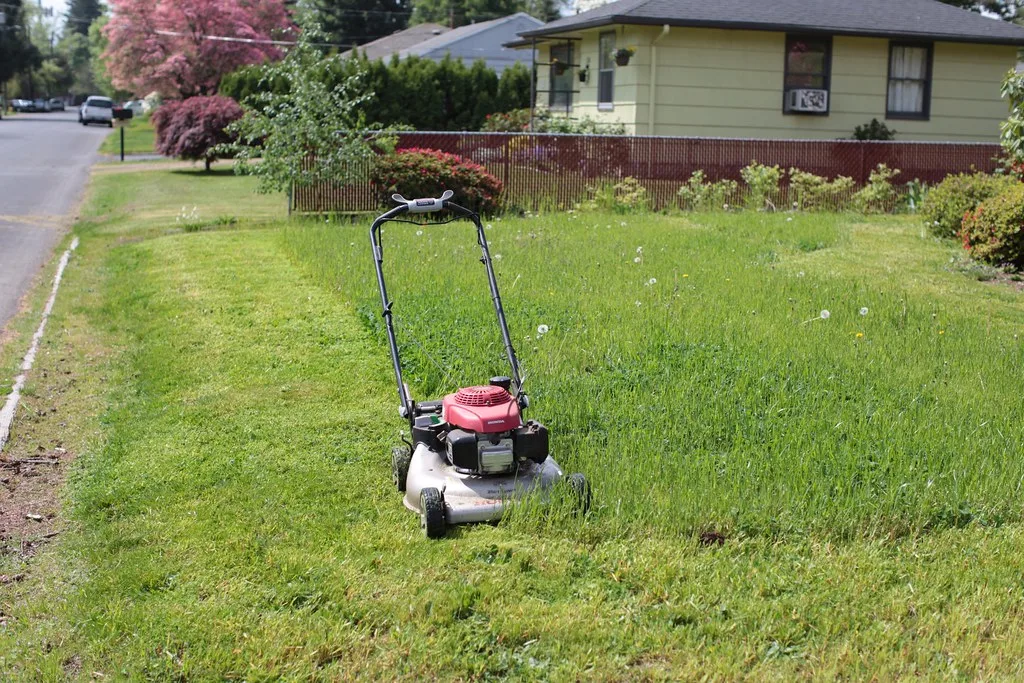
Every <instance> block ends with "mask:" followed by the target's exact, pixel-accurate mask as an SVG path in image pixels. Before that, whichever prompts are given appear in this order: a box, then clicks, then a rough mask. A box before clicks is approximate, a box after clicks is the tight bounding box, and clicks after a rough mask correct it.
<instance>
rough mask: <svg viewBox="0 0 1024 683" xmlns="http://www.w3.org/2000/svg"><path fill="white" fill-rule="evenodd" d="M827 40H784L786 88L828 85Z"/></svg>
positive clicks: (820, 87)
mask: <svg viewBox="0 0 1024 683" xmlns="http://www.w3.org/2000/svg"><path fill="white" fill-rule="evenodd" d="M828 56H829V42H828V41H827V40H818V39H801V38H788V39H787V40H786V83H785V87H786V90H792V89H794V88H818V89H824V88H827V87H828Z"/></svg>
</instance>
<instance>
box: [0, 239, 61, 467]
mask: <svg viewBox="0 0 1024 683" xmlns="http://www.w3.org/2000/svg"><path fill="white" fill-rule="evenodd" d="M77 248H78V238H77V237H75V238H74V239H73V240H71V246H70V247H68V249H67V251H65V252H64V255H63V256H61V258H60V265H58V266H57V273H56V274H55V275H54V277H53V289H52V290H51V291H50V298H49V299H47V300H46V306H45V307H44V308H43V319H42V320H40V321H39V327H38V328H37V329H36V333H35V334H34V335H32V343H31V344H30V345H29V347H28V351H27V352H26V353H25V358H24V359H22V361H21V373H20V374H19V375H18V376H17V377H15V378H14V386H13V387H12V388H11V393H10V394H8V395H7V401H6V402H5V403H4V407H3V408H2V409H0V453H3V451H4V446H6V445H7V440H8V439H9V438H10V436H11V423H12V422H13V421H14V413H15V411H16V410H17V409H18V401H19V400H20V399H21V390H22V389H24V388H25V381H26V380H27V379H28V373H29V371H30V370H31V369H32V365H33V364H34V363H35V360H36V353H37V352H38V351H39V342H41V341H42V339H43V333H44V332H45V331H46V322H47V321H48V320H49V319H50V312H51V311H52V310H53V303H54V302H55V301H56V300H57V290H58V289H59V288H60V282H61V279H63V277H64V269H65V268H66V267H67V265H68V261H70V260H71V252H73V251H74V250H75V249H77Z"/></svg>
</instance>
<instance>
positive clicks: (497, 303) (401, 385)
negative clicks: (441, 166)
mask: <svg viewBox="0 0 1024 683" xmlns="http://www.w3.org/2000/svg"><path fill="white" fill-rule="evenodd" d="M453 196H454V193H453V192H452V191H451V190H445V191H444V193H443V194H442V195H441V196H440V197H438V198H436V199H434V198H430V197H427V198H423V199H412V200H409V199H406V198H405V197H403V196H402V195H400V194H397V193H396V194H393V195H391V198H392V199H393V200H395V201H396V202H398V206H396V207H393V208H392V209H391V210H389V211H387V212H385V213H383V214H381V215H380V216H378V217H377V219H376V220H374V221H373V225H372V226H371V227H370V244H371V246H372V247H373V260H374V266H375V267H376V270H377V285H378V288H379V290H380V300H381V305H382V306H383V312H382V314H381V315H382V317H383V318H384V325H385V327H386V328H387V334H388V345H389V346H390V349H391V363H392V366H393V367H394V371H395V379H396V380H397V383H398V398H399V400H400V401H401V403H400V405H399V407H398V412H399V414H400V415H401V416H402V417H404V418H406V419H408V420H409V423H410V425H411V424H412V422H413V421H414V419H415V417H416V403H415V401H413V400H412V397H411V396H410V395H409V388H408V387H407V386H406V385H405V382H403V381H402V363H401V360H400V359H399V355H398V341H397V339H396V338H395V327H394V321H393V320H392V311H391V308H392V305H393V304H392V302H391V300H390V299H388V292H387V288H386V287H385V285H384V270H383V263H384V245H383V244H382V243H381V234H380V233H381V231H380V229H381V227H382V226H383V225H384V224H385V223H387V222H388V221H392V220H397V218H398V216H401V215H403V214H406V213H434V212H437V211H441V210H444V209H447V210H448V211H451V212H452V213H454V214H456V215H457V216H460V217H463V218H468V219H469V220H471V221H472V222H473V224H474V225H475V226H476V233H477V243H478V244H479V245H480V250H481V256H482V258H481V259H480V261H481V263H483V264H484V267H485V268H486V270H487V284H488V286H489V289H490V292H491V301H492V303H493V304H494V310H495V313H496V314H497V317H498V326H499V328H500V329H501V336H502V340H503V341H504V342H505V353H506V355H507V356H508V361H509V365H511V366H512V379H513V381H514V382H515V387H516V394H517V398H518V400H519V402H520V407H521V408H523V409H525V407H526V405H528V403H527V399H526V395H525V394H524V393H523V389H522V387H523V378H522V373H521V372H520V370H519V359H518V358H516V352H515V349H513V347H512V338H511V336H510V335H509V331H508V323H507V322H505V310H504V308H503V307H502V305H501V296H500V295H499V294H498V281H497V279H496V278H495V277H494V267H493V265H492V263H491V254H490V250H489V249H488V246H487V237H486V236H485V235H484V226H483V225H482V224H481V223H480V214H478V213H476V212H475V211H471V210H469V209H467V208H466V207H464V206H460V205H458V204H456V203H455V202H453V201H451V198H452V197H453Z"/></svg>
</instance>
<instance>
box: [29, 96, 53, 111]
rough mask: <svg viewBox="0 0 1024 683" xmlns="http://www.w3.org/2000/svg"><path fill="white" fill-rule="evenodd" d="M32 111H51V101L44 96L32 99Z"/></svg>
mask: <svg viewBox="0 0 1024 683" xmlns="http://www.w3.org/2000/svg"><path fill="white" fill-rule="evenodd" d="M32 111H50V101H49V100H47V99H45V98H42V97H37V98H36V99H34V100H32Z"/></svg>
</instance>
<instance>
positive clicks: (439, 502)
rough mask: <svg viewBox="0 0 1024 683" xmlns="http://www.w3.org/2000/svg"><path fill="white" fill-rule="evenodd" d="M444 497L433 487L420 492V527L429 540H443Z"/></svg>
mask: <svg viewBox="0 0 1024 683" xmlns="http://www.w3.org/2000/svg"><path fill="white" fill-rule="evenodd" d="M445 526H446V523H445V519H444V497H443V496H442V495H441V492H440V491H438V490H437V489H435V488H433V487H428V488H425V489H423V490H422V491H421V492H420V527H421V528H422V529H423V533H424V534H426V536H427V538H441V537H443V536H444V532H445Z"/></svg>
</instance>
